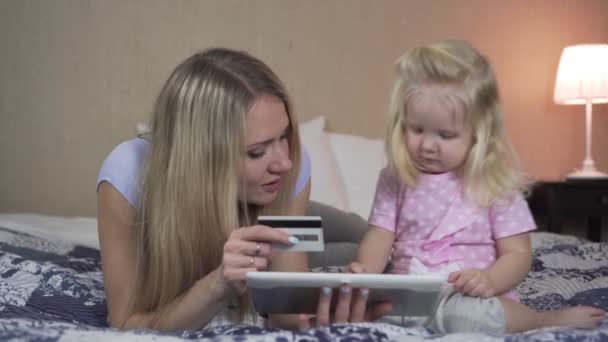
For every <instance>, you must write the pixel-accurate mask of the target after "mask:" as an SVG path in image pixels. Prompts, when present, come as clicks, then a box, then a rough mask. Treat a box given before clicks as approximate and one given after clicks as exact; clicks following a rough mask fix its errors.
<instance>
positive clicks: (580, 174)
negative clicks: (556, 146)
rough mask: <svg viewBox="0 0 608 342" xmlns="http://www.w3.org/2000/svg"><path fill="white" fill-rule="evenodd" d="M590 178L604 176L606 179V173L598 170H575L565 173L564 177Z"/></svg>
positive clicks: (607, 176)
mask: <svg viewBox="0 0 608 342" xmlns="http://www.w3.org/2000/svg"><path fill="white" fill-rule="evenodd" d="M592 178H606V179H608V173H604V172H600V171H597V170H584V169H583V170H577V171H575V172H572V173H569V174H567V175H566V179H575V180H580V179H592Z"/></svg>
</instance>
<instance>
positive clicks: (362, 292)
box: [359, 289, 369, 297]
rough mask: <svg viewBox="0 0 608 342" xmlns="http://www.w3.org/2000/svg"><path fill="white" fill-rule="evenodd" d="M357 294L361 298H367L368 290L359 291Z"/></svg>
mask: <svg viewBox="0 0 608 342" xmlns="http://www.w3.org/2000/svg"><path fill="white" fill-rule="evenodd" d="M359 293H360V294H361V297H367V296H368V295H369V290H368V289H361V290H360V291H359Z"/></svg>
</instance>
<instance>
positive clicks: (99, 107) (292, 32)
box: [0, 0, 608, 215]
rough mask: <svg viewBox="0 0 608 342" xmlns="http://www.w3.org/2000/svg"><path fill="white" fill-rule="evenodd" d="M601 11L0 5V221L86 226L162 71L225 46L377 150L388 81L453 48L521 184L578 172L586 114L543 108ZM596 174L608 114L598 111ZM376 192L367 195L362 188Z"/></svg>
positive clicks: (604, 150)
mask: <svg viewBox="0 0 608 342" xmlns="http://www.w3.org/2000/svg"><path fill="white" fill-rule="evenodd" d="M607 14H608V1H603V0H597V1H591V0H589V1H584V0H583V1H561V0H560V1H549V0H547V1H501V2H489V1H483V0H479V1H426V0H420V1H363V0H352V1H346V0H343V1H320V0H317V1H303V0H302V1H288V0H285V1H283V0H277V1H245V0H242V1H234V0H217V1H152V0H141V1H122V0H120V1H119V0H116V1H86V0H83V1H65V0H54V1H42V0H40V1H23V0H3V1H0V32H1V33H0V49H2V54H1V56H2V57H1V61H0V212H9V211H30V212H42V213H50V214H62V215H94V214H95V188H94V186H95V179H96V176H97V172H98V168H99V166H100V163H101V162H102V160H103V158H104V157H105V155H106V154H107V153H108V152H109V151H110V150H111V149H112V147H113V146H114V145H115V144H117V143H119V142H120V141H122V140H124V139H127V138H129V137H131V136H132V135H133V134H134V127H135V123H136V121H139V120H145V119H146V117H147V113H148V111H149V110H150V107H151V104H152V102H153V100H154V97H155V95H156V93H157V91H158V89H159V88H160V86H161V84H162V82H163V81H164V80H165V78H166V77H167V76H168V74H169V72H170V71H171V69H172V68H173V67H174V66H175V65H176V64H177V63H178V62H180V61H181V60H182V59H184V58H185V57H187V56H188V55H190V54H191V53H193V52H194V51H196V50H199V49H202V48H205V47H209V46H217V45H224V46H229V47H233V48H239V49H246V50H249V51H250V52H252V53H253V54H255V55H257V56H259V57H260V58H262V59H263V60H264V61H266V62H268V64H270V65H271V66H272V67H273V68H274V69H275V70H276V71H277V73H278V74H279V75H280V76H281V78H282V79H283V80H284V81H285V82H286V83H287V85H288V87H289V89H290V91H291V93H292V95H293V97H294V100H295V102H296V106H297V109H298V112H299V115H300V118H301V119H303V120H304V119H309V118H312V117H314V116H316V115H319V114H325V115H327V116H328V118H329V123H330V126H331V128H332V129H333V130H335V131H340V132H346V133H356V134H361V135H366V136H370V137H380V136H381V135H382V133H383V127H384V125H385V123H386V120H385V109H386V106H387V105H386V104H387V98H388V91H389V88H390V84H391V78H392V65H393V62H394V61H395V60H396V59H397V58H398V57H399V55H400V54H401V53H402V52H403V51H404V50H406V49H407V48H410V47H412V46H415V45H418V44H423V43H427V42H431V41H435V40H439V39H444V38H464V39H467V40H470V41H471V42H472V43H474V44H475V45H476V46H477V47H478V48H479V49H480V50H482V52H484V53H485V54H486V55H487V56H489V57H490V59H491V60H492V62H493V64H494V66H495V69H496V72H497V74H498V78H499V81H500V87H501V91H502V96H503V99H504V107H505V109H506V111H507V120H506V121H507V129H508V131H509V133H510V135H511V137H512V140H513V141H514V142H515V144H516V147H517V148H518V150H519V151H520V154H521V156H522V159H523V161H524V165H525V167H526V170H527V171H528V172H529V173H531V174H532V175H534V176H535V177H538V178H544V179H556V178H559V177H560V176H561V175H563V174H564V173H567V172H568V171H570V170H571V169H572V168H574V167H577V166H578V165H579V164H580V162H581V160H582V158H583V149H584V115H583V111H584V109H583V108H582V107H578V106H577V107H565V106H556V105H554V104H553V103H552V91H553V82H554V79H555V71H556V67H557V63H558V59H559V55H560V53H561V49H562V48H563V47H564V46H566V45H569V44H574V43H583V42H604V43H606V42H608V20H607V18H606V15H607ZM594 113H595V116H594V142H593V143H594V157H595V160H596V162H597V163H598V164H599V166H600V167H601V168H602V169H604V170H608V135H606V134H604V132H605V131H606V130H607V129H608V105H601V106H595V107H594ZM373 181H374V180H370V182H373Z"/></svg>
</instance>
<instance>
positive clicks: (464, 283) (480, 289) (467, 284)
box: [448, 268, 496, 298]
mask: <svg viewBox="0 0 608 342" xmlns="http://www.w3.org/2000/svg"><path fill="white" fill-rule="evenodd" d="M448 283H451V284H452V286H453V287H454V290H455V291H456V292H459V293H461V294H463V295H467V296H471V297H482V298H488V297H493V296H494V295H495V294H496V291H495V289H494V287H493V286H492V283H491V281H490V277H488V275H487V274H486V273H485V272H484V271H482V270H479V269H476V268H470V269H468V270H464V271H458V272H452V273H450V275H449V276H448Z"/></svg>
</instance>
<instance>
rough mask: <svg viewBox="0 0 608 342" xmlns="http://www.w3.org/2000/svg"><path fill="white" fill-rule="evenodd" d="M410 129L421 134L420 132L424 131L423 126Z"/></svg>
mask: <svg viewBox="0 0 608 342" xmlns="http://www.w3.org/2000/svg"><path fill="white" fill-rule="evenodd" d="M410 131H411V132H412V133H415V134H420V133H422V128H420V127H410Z"/></svg>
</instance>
